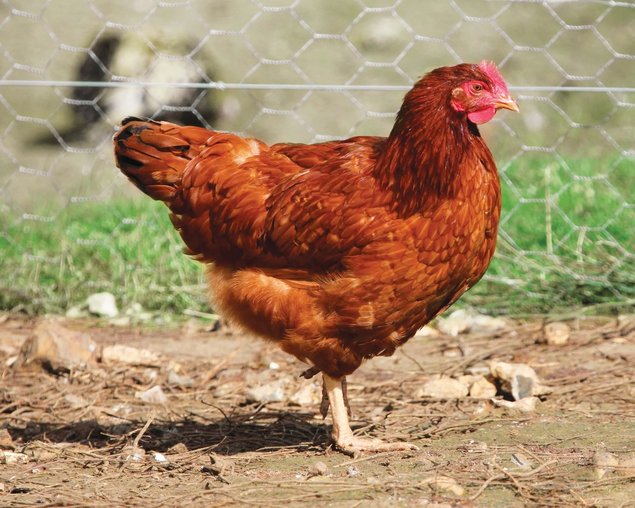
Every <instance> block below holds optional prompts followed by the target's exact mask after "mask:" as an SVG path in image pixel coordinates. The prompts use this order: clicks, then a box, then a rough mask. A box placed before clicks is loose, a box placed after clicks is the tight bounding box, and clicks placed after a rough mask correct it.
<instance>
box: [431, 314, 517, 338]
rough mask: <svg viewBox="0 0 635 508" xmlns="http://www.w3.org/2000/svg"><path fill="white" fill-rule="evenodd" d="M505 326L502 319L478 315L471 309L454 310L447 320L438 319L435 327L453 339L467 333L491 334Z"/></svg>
mask: <svg viewBox="0 0 635 508" xmlns="http://www.w3.org/2000/svg"><path fill="white" fill-rule="evenodd" d="M506 326H507V323H506V322H505V320H504V319H502V318H495V317H491V316H486V315H485V314H479V313H478V312H476V311H475V310H472V309H458V310H455V311H454V312H452V314H450V315H449V316H448V317H447V318H445V319H439V322H438V325H437V327H438V329H439V331H441V332H442V333H445V334H446V335H452V336H453V337H456V336H457V335H459V334H460V333H467V332H474V333H492V332H495V331H498V330H502V329H503V328H505V327H506Z"/></svg>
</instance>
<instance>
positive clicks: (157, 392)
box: [134, 385, 168, 404]
mask: <svg viewBox="0 0 635 508" xmlns="http://www.w3.org/2000/svg"><path fill="white" fill-rule="evenodd" d="M134 396H135V397H136V398H137V399H139V400H142V401H143V402H147V403H148V404H167V403H168V398H167V397H166V395H165V393H164V392H163V389H162V388H161V386H160V385H156V386H153V387H152V388H150V389H148V390H145V391H143V392H137V393H135V395H134Z"/></svg>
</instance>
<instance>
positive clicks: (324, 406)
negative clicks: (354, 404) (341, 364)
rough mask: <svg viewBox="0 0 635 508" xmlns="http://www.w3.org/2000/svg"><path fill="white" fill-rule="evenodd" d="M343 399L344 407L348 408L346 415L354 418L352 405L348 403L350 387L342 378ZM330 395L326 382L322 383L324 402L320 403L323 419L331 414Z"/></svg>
mask: <svg viewBox="0 0 635 508" xmlns="http://www.w3.org/2000/svg"><path fill="white" fill-rule="evenodd" d="M342 397H344V405H345V406H346V414H347V415H348V417H349V418H352V417H353V416H352V415H353V413H351V405H350V403H349V402H348V385H347V384H346V378H345V377H343V378H342ZM329 406H330V403H329V394H328V391H327V390H326V381H322V401H321V402H320V414H321V415H322V419H324V418H326V415H327V414H329Z"/></svg>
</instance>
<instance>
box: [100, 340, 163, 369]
mask: <svg viewBox="0 0 635 508" xmlns="http://www.w3.org/2000/svg"><path fill="white" fill-rule="evenodd" d="M101 360H102V361H103V362H106V363H109V362H115V363H117V362H118V363H126V364H128V365H150V366H157V365H160V364H161V358H160V357H159V355H157V354H155V353H153V352H152V351H148V350H147V349H139V348H136V347H132V346H124V345H122V344H114V345H112V346H105V347H104V348H103V349H102V351H101Z"/></svg>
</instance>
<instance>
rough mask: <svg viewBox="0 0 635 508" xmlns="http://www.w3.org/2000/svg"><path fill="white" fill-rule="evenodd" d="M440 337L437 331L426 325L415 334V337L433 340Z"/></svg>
mask: <svg viewBox="0 0 635 508" xmlns="http://www.w3.org/2000/svg"><path fill="white" fill-rule="evenodd" d="M439 335H441V334H440V333H439V330H437V329H436V328H432V327H431V326H430V325H426V326H424V327H423V328H419V329H418V330H417V332H416V333H415V337H424V338H430V339H432V338H435V337H438V336H439Z"/></svg>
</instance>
